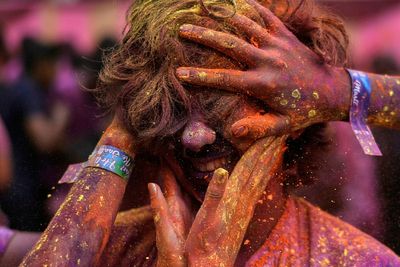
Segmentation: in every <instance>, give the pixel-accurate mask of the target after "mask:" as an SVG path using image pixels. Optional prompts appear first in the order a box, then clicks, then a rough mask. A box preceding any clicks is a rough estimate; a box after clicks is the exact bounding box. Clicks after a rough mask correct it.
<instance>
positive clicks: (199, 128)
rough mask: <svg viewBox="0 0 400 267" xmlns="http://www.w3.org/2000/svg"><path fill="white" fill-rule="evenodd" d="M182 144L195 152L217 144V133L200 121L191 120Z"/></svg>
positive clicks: (184, 133) (183, 134) (184, 132)
mask: <svg viewBox="0 0 400 267" xmlns="http://www.w3.org/2000/svg"><path fill="white" fill-rule="evenodd" d="M181 141H182V144H183V146H184V147H185V148H188V149H190V150H192V151H194V152H199V151H200V150H201V149H202V148H203V147H204V146H205V145H211V144H212V143H214V142H215V131H214V130H212V129H211V128H210V127H208V126H207V125H206V124H205V123H204V122H202V121H201V120H198V119H194V120H190V121H189V122H188V123H187V124H186V127H185V129H184V130H183V133H182V136H181Z"/></svg>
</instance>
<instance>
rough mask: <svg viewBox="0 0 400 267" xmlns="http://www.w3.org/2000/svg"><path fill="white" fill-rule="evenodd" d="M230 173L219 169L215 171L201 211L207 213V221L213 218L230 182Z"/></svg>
mask: <svg viewBox="0 0 400 267" xmlns="http://www.w3.org/2000/svg"><path fill="white" fill-rule="evenodd" d="M228 176H229V174H228V171H227V170H225V169H223V168H219V169H217V170H215V171H214V174H213V177H212V179H211V181H210V183H209V185H208V188H207V192H206V195H205V197H204V201H203V204H202V206H201V209H202V210H203V211H205V214H204V215H205V219H206V220H207V219H208V218H213V217H214V213H215V210H216V209H217V207H218V203H219V202H220V200H221V198H222V195H223V194H224V191H225V185H226V182H227V181H228Z"/></svg>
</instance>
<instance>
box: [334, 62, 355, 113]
mask: <svg viewBox="0 0 400 267" xmlns="http://www.w3.org/2000/svg"><path fill="white" fill-rule="evenodd" d="M331 78H332V81H331V85H330V88H331V101H332V103H331V104H330V105H331V110H332V117H333V119H332V120H336V121H349V112H350V106H351V77H350V75H349V73H348V72H347V70H346V69H345V68H336V67H334V68H332V75H331Z"/></svg>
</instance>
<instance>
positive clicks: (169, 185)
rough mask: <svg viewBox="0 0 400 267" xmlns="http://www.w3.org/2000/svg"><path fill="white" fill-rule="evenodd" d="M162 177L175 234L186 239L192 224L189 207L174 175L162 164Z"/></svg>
mask: <svg viewBox="0 0 400 267" xmlns="http://www.w3.org/2000/svg"><path fill="white" fill-rule="evenodd" d="M160 176H161V179H162V181H163V183H164V186H165V196H166V202H167V204H168V210H169V217H170V219H171V222H172V223H173V225H174V229H175V233H176V234H177V235H178V236H180V237H182V238H184V237H186V234H187V232H188V228H189V224H190V211H189V207H188V206H187V205H186V203H185V201H184V198H183V196H182V193H181V190H180V188H179V185H178V183H177V182H176V179H175V175H174V173H173V172H172V170H171V169H170V168H169V167H167V166H166V165H165V164H162V166H161V168H160Z"/></svg>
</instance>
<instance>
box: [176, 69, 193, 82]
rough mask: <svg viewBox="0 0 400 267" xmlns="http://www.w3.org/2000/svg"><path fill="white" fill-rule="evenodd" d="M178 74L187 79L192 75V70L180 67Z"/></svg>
mask: <svg viewBox="0 0 400 267" xmlns="http://www.w3.org/2000/svg"><path fill="white" fill-rule="evenodd" d="M176 75H177V76H178V77H179V78H181V79H187V78H189V76H190V72H189V70H187V69H182V68H179V69H177V70H176Z"/></svg>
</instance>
